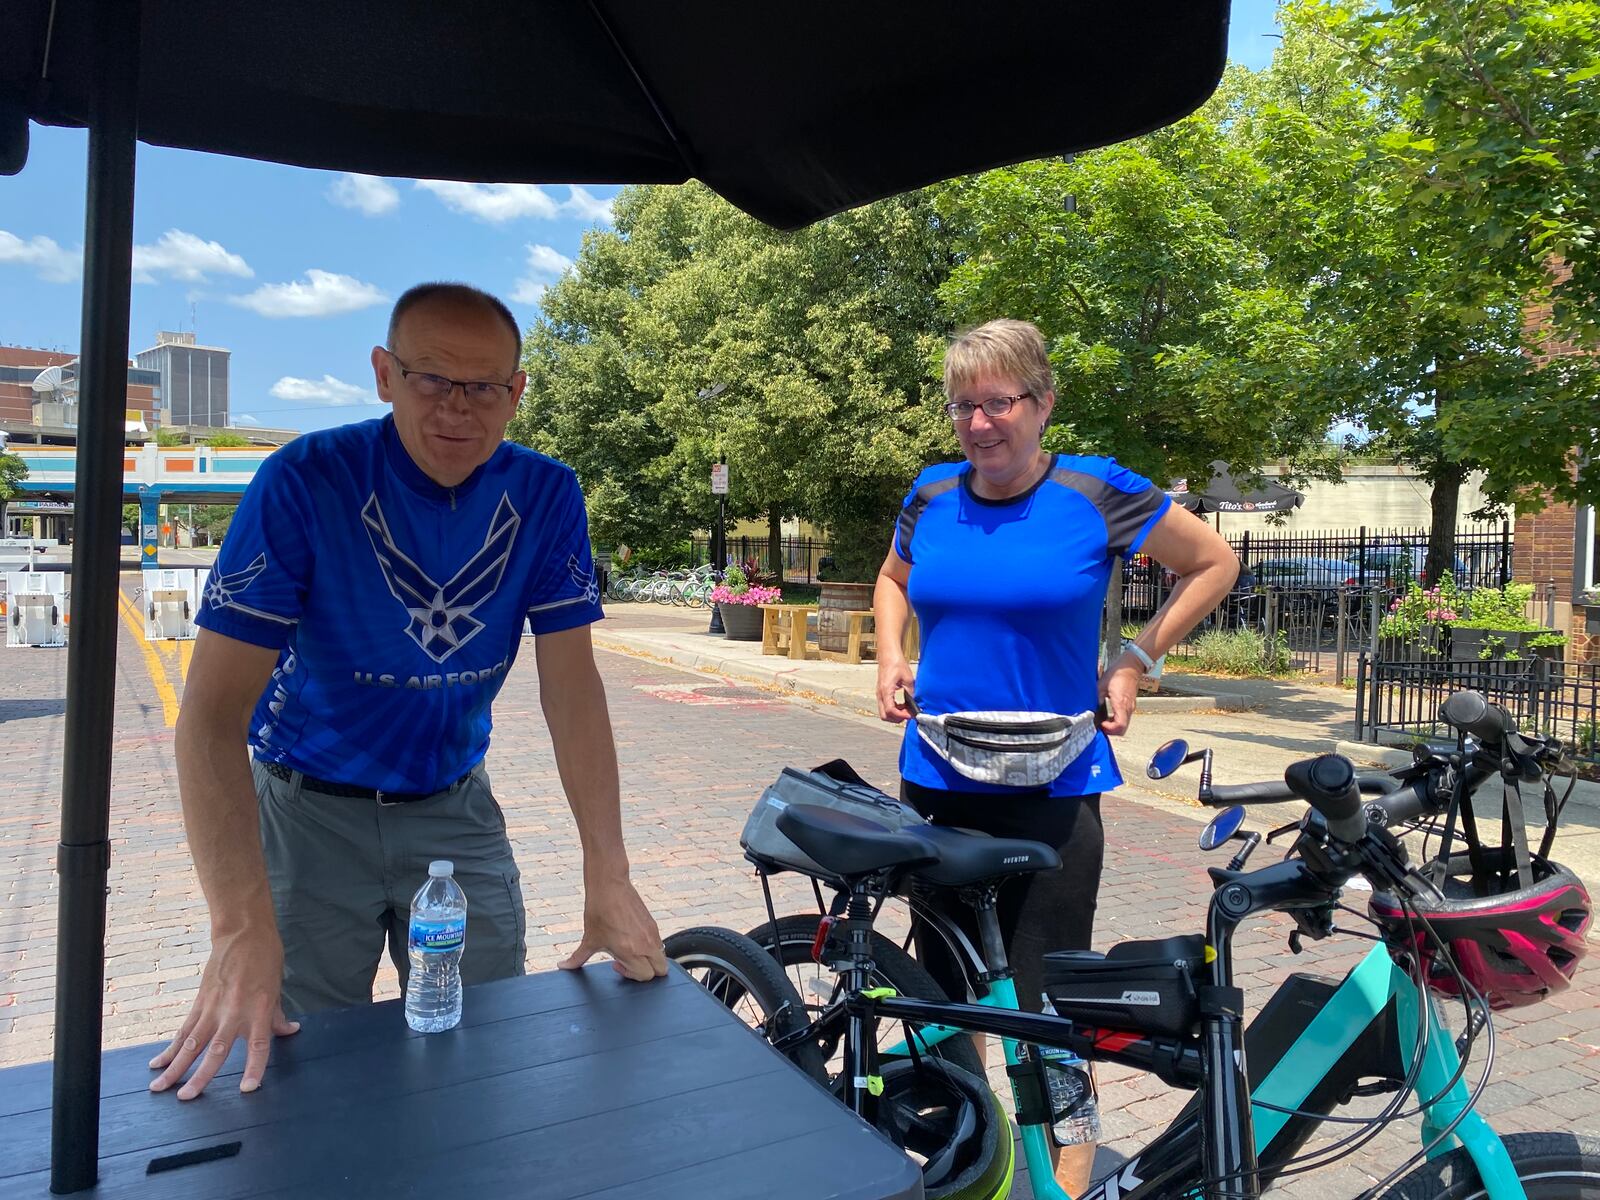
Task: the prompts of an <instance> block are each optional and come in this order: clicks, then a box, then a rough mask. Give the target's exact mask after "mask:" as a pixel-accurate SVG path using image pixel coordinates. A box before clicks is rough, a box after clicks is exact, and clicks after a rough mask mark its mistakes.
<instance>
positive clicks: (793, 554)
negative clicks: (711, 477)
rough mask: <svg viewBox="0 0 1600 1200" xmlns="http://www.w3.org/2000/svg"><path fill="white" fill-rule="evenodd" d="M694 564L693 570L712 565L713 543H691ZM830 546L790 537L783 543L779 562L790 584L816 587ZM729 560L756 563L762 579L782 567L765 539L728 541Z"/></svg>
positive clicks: (707, 541)
mask: <svg viewBox="0 0 1600 1200" xmlns="http://www.w3.org/2000/svg"><path fill="white" fill-rule="evenodd" d="M691 547H692V556H693V559H694V561H693V562H692V563H691V564H690V565H691V566H696V567H698V566H699V565H700V564H701V563H706V562H710V561H711V543H710V541H709V540H708V539H706V538H695V539H693V541H692V542H691ZM830 549H831V547H830V544H829V543H828V542H825V541H822V540H820V539H818V538H799V537H786V538H783V539H782V540H781V543H780V549H779V559H778V562H779V563H781V564H782V567H783V577H784V579H785V580H787V581H788V582H790V583H816V582H818V577H819V572H820V571H821V569H822V560H823V559H824V558H826V557H827V556H828V554H829V551H830ZM728 557H729V558H730V559H732V560H733V561H734V562H737V563H754V564H755V567H756V570H757V571H759V572H760V573H761V574H762V575H775V574H777V572H778V566H777V564H776V563H774V562H773V557H772V547H771V543H769V542H768V540H767V539H766V538H764V537H731V538H729V539H728Z"/></svg>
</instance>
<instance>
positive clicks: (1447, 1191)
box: [1383, 1133, 1600, 1200]
mask: <svg viewBox="0 0 1600 1200" xmlns="http://www.w3.org/2000/svg"><path fill="white" fill-rule="evenodd" d="M1502 1140H1503V1141H1504V1142H1505V1146H1506V1152H1507V1153H1508V1154H1510V1155H1511V1162H1512V1164H1513V1165H1514V1166H1515V1167H1516V1169H1517V1178H1518V1179H1519V1180H1521V1181H1522V1187H1523V1190H1524V1191H1525V1192H1527V1194H1528V1200H1595V1198H1596V1197H1600V1138H1594V1137H1589V1136H1587V1135H1583V1134H1574V1133H1513V1134H1508V1135H1507V1136H1506V1137H1504V1138H1503V1139H1502ZM1487 1195H1488V1192H1487V1191H1485V1190H1484V1186H1483V1183H1482V1181H1481V1180H1480V1179H1479V1177H1478V1168H1477V1167H1476V1166H1474V1165H1473V1162H1472V1158H1471V1156H1470V1155H1468V1153H1467V1152H1466V1151H1465V1150H1452V1151H1451V1152H1450V1153H1449V1154H1446V1155H1443V1156H1442V1157H1440V1158H1436V1159H1434V1160H1433V1161H1432V1162H1427V1163H1423V1164H1422V1165H1421V1166H1419V1167H1418V1168H1417V1169H1416V1170H1414V1171H1412V1172H1411V1173H1410V1174H1409V1175H1407V1176H1406V1177H1405V1178H1404V1179H1402V1180H1400V1182H1399V1183H1397V1184H1395V1185H1394V1186H1393V1187H1392V1188H1390V1189H1389V1190H1388V1191H1386V1192H1385V1193H1384V1194H1383V1200H1484V1197H1486V1196H1487Z"/></svg>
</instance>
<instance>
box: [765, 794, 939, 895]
mask: <svg viewBox="0 0 1600 1200" xmlns="http://www.w3.org/2000/svg"><path fill="white" fill-rule="evenodd" d="M777 824H778V830H779V832H781V833H782V834H783V835H784V836H785V837H787V838H788V839H789V840H790V841H791V842H793V843H794V844H795V845H796V846H798V847H800V849H801V850H803V851H804V852H805V853H806V854H808V855H810V856H811V858H812V859H813V861H815V862H816V863H817V865H818V866H820V867H821V868H822V869H823V870H825V871H828V872H831V873H832V874H834V875H838V876H840V877H841V878H845V879H849V878H852V877H854V876H858V875H872V874H875V873H876V872H878V871H882V870H885V869H887V868H889V867H904V866H910V865H912V864H918V865H921V864H925V863H932V862H937V861H938V857H939V851H938V849H937V848H936V847H935V846H934V844H933V843H932V842H928V841H924V840H923V839H922V838H920V837H916V836H914V835H912V834H909V833H897V832H896V831H895V830H892V829H890V828H888V827H887V826H885V825H880V824H878V822H876V821H869V820H867V819H866V818H865V817H857V816H852V815H851V814H850V813H846V812H839V811H838V810H836V809H831V808H823V807H821V806H820V805H816V804H791V805H789V807H788V808H786V809H784V810H783V811H782V812H781V813H779V814H778V821H777Z"/></svg>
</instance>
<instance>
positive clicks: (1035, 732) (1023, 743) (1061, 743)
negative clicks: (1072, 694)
mask: <svg viewBox="0 0 1600 1200" xmlns="http://www.w3.org/2000/svg"><path fill="white" fill-rule="evenodd" d="M916 721H917V733H918V735H919V736H920V737H921V738H922V740H923V741H924V742H926V743H927V744H928V745H930V746H932V747H933V749H934V752H935V753H936V754H938V756H939V757H940V758H942V759H944V760H945V762H947V763H949V764H950V765H951V766H952V767H954V768H955V769H956V770H957V771H959V772H960V773H961V774H963V775H965V776H966V777H967V778H968V779H976V780H978V782H980V783H996V784H1002V785H1004V786H1006V787H1043V786H1044V785H1045V784H1047V783H1049V782H1050V781H1051V780H1053V779H1054V778H1055V777H1056V776H1057V775H1059V774H1061V772H1062V771H1065V770H1066V769H1067V766H1068V764H1070V763H1071V762H1072V760H1073V759H1075V758H1077V757H1078V755H1080V754H1082V753H1083V751H1084V749H1085V748H1086V747H1087V746H1088V745H1089V744H1090V743H1091V742H1093V741H1094V735H1095V732H1096V730H1097V729H1098V728H1099V720H1098V716H1097V714H1095V713H1093V712H1081V713H1078V714H1076V715H1075V716H1070V717H1067V716H1062V715H1061V714H1060V713H1048V712H959V713H943V714H941V715H939V716H934V715H932V714H930V713H925V712H919V713H917V714H916Z"/></svg>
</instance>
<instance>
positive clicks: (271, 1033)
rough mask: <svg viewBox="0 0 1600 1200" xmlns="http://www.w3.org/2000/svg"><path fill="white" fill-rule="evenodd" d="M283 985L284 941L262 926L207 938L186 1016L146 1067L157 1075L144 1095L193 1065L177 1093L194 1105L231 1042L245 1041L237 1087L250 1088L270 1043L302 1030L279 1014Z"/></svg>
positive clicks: (163, 1086) (167, 1084)
mask: <svg viewBox="0 0 1600 1200" xmlns="http://www.w3.org/2000/svg"><path fill="white" fill-rule="evenodd" d="M282 986H283V943H282V942H281V941H279V939H278V931H277V930H276V929H274V928H272V927H271V926H270V925H268V926H267V927H266V928H265V929H244V930H240V931H239V932H237V933H232V934H228V935H225V936H216V935H213V937H212V942H211V957H210V959H209V960H208V961H207V962H206V969H205V973H204V974H203V975H201V977H200V991H199V994H198V995H197V996H195V1000H194V1007H193V1008H192V1009H190V1010H189V1019H188V1020H187V1021H185V1022H184V1023H183V1028H182V1029H180V1030H178V1036H177V1037H175V1038H174V1039H173V1040H172V1044H171V1045H170V1046H168V1047H167V1048H166V1049H165V1050H163V1051H162V1052H161V1053H160V1054H158V1055H156V1056H155V1057H154V1058H152V1059H151V1060H150V1067H151V1069H152V1070H160V1071H161V1074H160V1075H158V1076H157V1077H156V1078H155V1079H152V1080H151V1081H150V1090H151V1091H152V1092H164V1091H166V1090H167V1089H168V1088H170V1087H171V1086H172V1085H173V1084H175V1083H177V1082H178V1081H179V1080H181V1079H182V1078H183V1077H184V1075H185V1073H187V1072H188V1070H189V1068H190V1067H191V1066H193V1067H194V1074H192V1075H190V1076H189V1079H188V1082H186V1083H185V1084H184V1085H183V1086H182V1087H180V1088H179V1089H178V1099H180V1100H193V1099H194V1098H195V1097H196V1096H198V1095H199V1094H200V1093H201V1092H203V1091H205V1090H206V1085H207V1084H209V1083H210V1082H211V1080H212V1077H213V1076H215V1075H216V1073H217V1071H218V1070H220V1069H221V1067H222V1064H223V1063H225V1062H226V1061H227V1060H228V1054H229V1052H230V1051H231V1050H232V1049H233V1043H234V1041H235V1039H237V1038H244V1039H245V1044H246V1045H247V1046H248V1048H249V1049H248V1053H247V1055H246V1057H245V1063H244V1074H243V1075H242V1076H241V1077H240V1079H239V1090H240V1091H241V1092H253V1091H255V1090H256V1089H257V1088H258V1087H260V1086H261V1076H262V1074H263V1073H264V1072H265V1071H266V1069H267V1059H268V1057H269V1055H270V1054H271V1051H272V1039H273V1038H274V1037H286V1036H288V1035H289V1034H291V1033H295V1032H297V1031H298V1030H299V1028H300V1022H299V1021H290V1020H287V1019H286V1018H285V1017H284V1015H283V1007H282V1003H281V1001H280V994H281V988H282ZM196 1064H198V1065H196Z"/></svg>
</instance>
